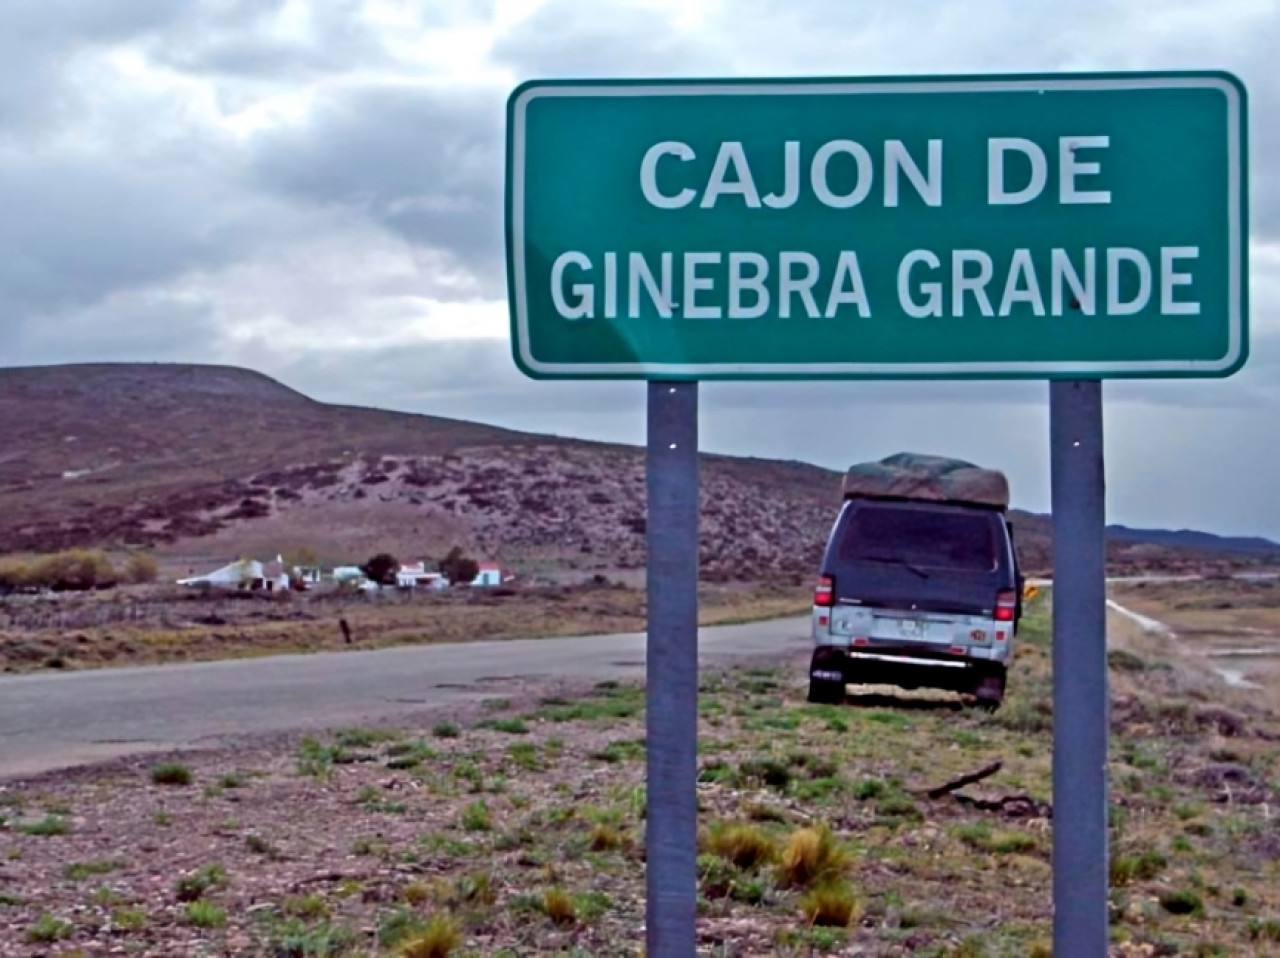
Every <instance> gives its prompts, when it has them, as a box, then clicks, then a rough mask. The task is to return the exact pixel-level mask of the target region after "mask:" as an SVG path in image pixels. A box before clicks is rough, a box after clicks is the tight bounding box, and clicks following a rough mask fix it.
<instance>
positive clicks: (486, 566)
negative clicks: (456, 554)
mask: <svg viewBox="0 0 1280 958" xmlns="http://www.w3.org/2000/svg"><path fill="white" fill-rule="evenodd" d="M471 584H472V585H474V586H494V585H502V567H501V566H500V565H498V563H496V562H481V563H480V571H479V573H477V574H476V577H475V578H474V579H473V580H471Z"/></svg>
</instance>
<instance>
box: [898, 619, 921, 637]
mask: <svg viewBox="0 0 1280 958" xmlns="http://www.w3.org/2000/svg"><path fill="white" fill-rule="evenodd" d="M898 634H899V635H901V636H902V637H903V638H904V639H920V638H924V623H923V622H921V621H920V620H919V619H900V620H898Z"/></svg>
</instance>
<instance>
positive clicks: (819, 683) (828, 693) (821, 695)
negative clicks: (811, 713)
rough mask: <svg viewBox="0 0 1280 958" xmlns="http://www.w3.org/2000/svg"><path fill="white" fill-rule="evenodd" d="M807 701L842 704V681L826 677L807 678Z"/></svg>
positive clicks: (821, 703) (819, 703)
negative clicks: (832, 680)
mask: <svg viewBox="0 0 1280 958" xmlns="http://www.w3.org/2000/svg"><path fill="white" fill-rule="evenodd" d="M809 701H810V702H812V703H813V704H814V705H843V704H844V683H843V682H829V681H827V680H826V679H810V680H809Z"/></svg>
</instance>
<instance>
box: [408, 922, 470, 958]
mask: <svg viewBox="0 0 1280 958" xmlns="http://www.w3.org/2000/svg"><path fill="white" fill-rule="evenodd" d="M461 946H462V929H461V928H459V927H458V923H457V922H456V921H454V920H453V919H452V918H450V917H449V916H448V915H436V916H435V917H434V918H432V919H431V920H430V921H429V922H427V927H426V928H424V929H423V930H422V931H421V932H420V933H419V934H417V935H414V936H413V938H411V939H409V940H408V941H407V942H405V943H404V944H403V945H401V946H400V958H449V956H450V955H452V954H453V953H454V952H455V951H456V950H457V949H458V948H460V947H461Z"/></svg>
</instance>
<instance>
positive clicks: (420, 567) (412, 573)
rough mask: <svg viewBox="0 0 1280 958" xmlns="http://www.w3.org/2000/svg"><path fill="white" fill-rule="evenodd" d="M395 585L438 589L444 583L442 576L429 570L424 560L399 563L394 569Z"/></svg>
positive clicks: (406, 587) (408, 587) (405, 587)
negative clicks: (395, 569) (396, 568)
mask: <svg viewBox="0 0 1280 958" xmlns="http://www.w3.org/2000/svg"><path fill="white" fill-rule="evenodd" d="M396 585H397V586H399V587H400V588H402V589H439V588H442V587H443V586H444V585H445V579H444V576H442V575H441V574H440V573H439V572H429V571H428V570H427V564H426V563H425V562H415V563H413V564H412V565H403V564H402V565H401V566H400V568H399V569H398V570H397V571H396Z"/></svg>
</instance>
